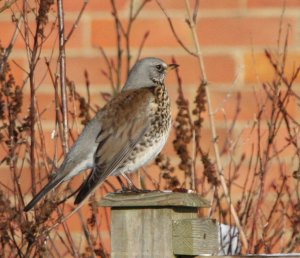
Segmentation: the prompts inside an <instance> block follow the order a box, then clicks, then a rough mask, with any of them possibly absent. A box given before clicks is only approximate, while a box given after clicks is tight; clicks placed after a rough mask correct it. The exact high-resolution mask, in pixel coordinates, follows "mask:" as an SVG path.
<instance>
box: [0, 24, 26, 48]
mask: <svg viewBox="0 0 300 258" xmlns="http://www.w3.org/2000/svg"><path fill="white" fill-rule="evenodd" d="M0 27H1V32H0V40H1V45H2V46H3V47H5V48H6V47H8V45H9V44H10V42H11V39H12V36H13V34H14V31H15V28H16V25H15V24H14V23H12V22H11V21H1V22H0ZM24 47H25V44H24V41H23V38H22V37H21V35H20V34H19V35H18V37H17V39H16V41H15V44H14V48H16V49H20V48H24Z"/></svg>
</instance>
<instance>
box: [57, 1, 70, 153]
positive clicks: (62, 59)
mask: <svg viewBox="0 0 300 258" xmlns="http://www.w3.org/2000/svg"><path fill="white" fill-rule="evenodd" d="M57 14H58V28H59V74H60V77H59V82H60V89H61V100H62V113H63V121H62V122H63V142H62V144H63V148H64V153H65V154H66V153H67V152H68V150H69V146H68V139H69V134H68V133H69V126H68V98H67V87H66V52H65V24H64V7H63V1H62V0H58V1H57Z"/></svg>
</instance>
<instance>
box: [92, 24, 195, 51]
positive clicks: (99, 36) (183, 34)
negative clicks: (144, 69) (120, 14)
mask: <svg viewBox="0 0 300 258" xmlns="http://www.w3.org/2000/svg"><path fill="white" fill-rule="evenodd" d="M172 21H173V24H174V27H175V28H176V31H177V33H178V36H179V37H180V38H181V40H182V41H183V42H184V43H185V44H187V45H190V44H191V43H192V38H191V35H190V31H189V30H188V27H187V25H186V22H185V20H184V19H183V18H182V19H173V20H172ZM122 24H126V22H124V21H123V22H122ZM125 26H126V25H125ZM125 28H126V27H125ZM148 31H149V32H150V34H149V36H148V38H147V40H146V42H145V45H144V46H145V47H146V48H147V47H168V48H170V47H179V44H178V43H177V41H176V40H175V37H174V35H173V34H172V32H171V29H170V28H169V25H168V22H167V20H166V19H165V18H161V19H159V18H157V19H147V20H145V19H141V18H140V19H138V20H136V21H135V22H134V24H133V26H132V31H131V38H130V45H131V46H132V47H139V46H140V44H141V42H142V41H143V38H144V36H145V33H146V32H148ZM162 35H163V36H162ZM92 44H93V45H94V46H102V47H115V46H116V33H115V24H114V21H113V20H112V19H110V20H94V21H93V22H92ZM122 44H124V41H122Z"/></svg>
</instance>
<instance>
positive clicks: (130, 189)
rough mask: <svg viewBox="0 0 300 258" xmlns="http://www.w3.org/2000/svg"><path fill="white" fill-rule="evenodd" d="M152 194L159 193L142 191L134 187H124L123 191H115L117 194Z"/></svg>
mask: <svg viewBox="0 0 300 258" xmlns="http://www.w3.org/2000/svg"><path fill="white" fill-rule="evenodd" d="M150 192H157V190H147V189H140V188H137V187H136V186H134V185H132V186H131V187H122V189H119V190H117V191H115V193H121V194H130V193H131V194H132V193H150Z"/></svg>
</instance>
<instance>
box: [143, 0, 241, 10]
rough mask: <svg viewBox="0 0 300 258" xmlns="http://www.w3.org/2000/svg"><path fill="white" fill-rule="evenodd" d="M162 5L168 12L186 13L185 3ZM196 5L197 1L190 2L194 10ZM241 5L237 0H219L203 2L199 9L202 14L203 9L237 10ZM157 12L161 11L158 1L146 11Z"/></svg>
mask: <svg viewBox="0 0 300 258" xmlns="http://www.w3.org/2000/svg"><path fill="white" fill-rule="evenodd" d="M160 3H161V5H162V6H163V8H164V9H165V10H166V11H167V12H168V11H169V10H172V9H175V10H176V9H177V10H178V9H182V10H183V11H185V9H186V8H185V1H173V0H164V1H160ZM194 5H195V1H194V0H193V1H190V6H191V8H193V7H194ZM240 5H241V3H240V2H239V1H236V0H225V1H219V0H202V1H200V3H199V9H200V12H201V9H202V8H205V9H223V8H224V9H225V8H226V9H227V8H237V7H239V6H240ZM148 9H151V10H156V9H159V7H158V5H157V3H156V1H150V2H149V3H148V4H147V5H146V6H145V10H148Z"/></svg>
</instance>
